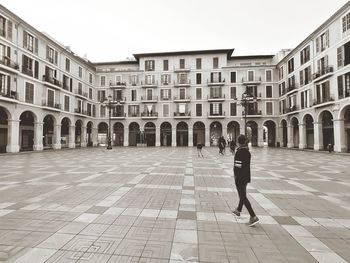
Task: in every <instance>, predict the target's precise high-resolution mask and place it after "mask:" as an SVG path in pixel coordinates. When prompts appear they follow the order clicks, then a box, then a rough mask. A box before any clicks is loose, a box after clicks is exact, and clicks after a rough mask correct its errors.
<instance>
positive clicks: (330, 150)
mask: <svg viewBox="0 0 350 263" xmlns="http://www.w3.org/2000/svg"><path fill="white" fill-rule="evenodd" d="M327 149H328V152H329V153H332V152H333V145H332V144H330V143H329V144H328V145H327Z"/></svg>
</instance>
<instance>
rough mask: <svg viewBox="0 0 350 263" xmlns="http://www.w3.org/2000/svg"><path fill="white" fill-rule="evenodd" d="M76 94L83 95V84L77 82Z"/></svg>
mask: <svg viewBox="0 0 350 263" xmlns="http://www.w3.org/2000/svg"><path fill="white" fill-rule="evenodd" d="M78 94H79V95H83V84H82V83H81V82H78Z"/></svg>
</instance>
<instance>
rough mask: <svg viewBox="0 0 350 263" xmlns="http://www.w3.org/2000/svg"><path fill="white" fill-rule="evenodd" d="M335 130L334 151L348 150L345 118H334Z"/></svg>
mask: <svg viewBox="0 0 350 263" xmlns="http://www.w3.org/2000/svg"><path fill="white" fill-rule="evenodd" d="M333 125H334V126H333V130H334V151H335V152H347V146H346V144H345V127H344V119H338V120H333Z"/></svg>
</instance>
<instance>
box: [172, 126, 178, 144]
mask: <svg viewBox="0 0 350 263" xmlns="http://www.w3.org/2000/svg"><path fill="white" fill-rule="evenodd" d="M176 145H177V142H176V128H172V130H171V146H173V147H175V146H176Z"/></svg>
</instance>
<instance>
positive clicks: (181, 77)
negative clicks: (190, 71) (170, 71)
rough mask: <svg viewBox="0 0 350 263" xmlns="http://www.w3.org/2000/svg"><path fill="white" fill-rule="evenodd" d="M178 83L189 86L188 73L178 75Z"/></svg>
mask: <svg viewBox="0 0 350 263" xmlns="http://www.w3.org/2000/svg"><path fill="white" fill-rule="evenodd" d="M177 82H178V83H179V84H187V73H179V74H178V75H177Z"/></svg>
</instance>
